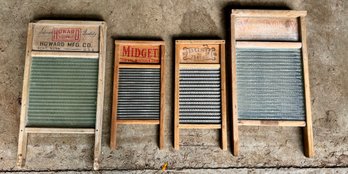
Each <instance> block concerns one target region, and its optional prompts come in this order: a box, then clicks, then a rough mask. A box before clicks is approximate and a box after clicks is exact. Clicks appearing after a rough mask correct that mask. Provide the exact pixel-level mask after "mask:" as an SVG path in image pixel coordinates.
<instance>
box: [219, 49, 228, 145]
mask: <svg viewBox="0 0 348 174" xmlns="http://www.w3.org/2000/svg"><path fill="white" fill-rule="evenodd" d="M220 47H221V49H220V50H221V53H220V55H221V58H220V65H221V68H220V69H221V71H220V73H221V146H222V147H221V148H222V150H227V118H226V111H227V110H226V90H227V89H226V63H225V62H226V60H225V59H226V58H225V55H226V53H225V44H224V43H222V44H221V46H220Z"/></svg>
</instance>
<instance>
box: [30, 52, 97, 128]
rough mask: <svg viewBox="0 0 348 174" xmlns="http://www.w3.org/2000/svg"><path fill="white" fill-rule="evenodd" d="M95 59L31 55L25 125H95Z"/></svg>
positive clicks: (77, 126) (65, 126)
mask: <svg viewBox="0 0 348 174" xmlns="http://www.w3.org/2000/svg"><path fill="white" fill-rule="evenodd" d="M98 61H99V60H98V59H90V58H57V57H33V58H32V64H31V71H30V82H29V83H30V84H29V107H28V119H27V126H29V127H61V128H69V127H73V128H92V127H95V119H96V104H97V87H98V64H99V63H98Z"/></svg>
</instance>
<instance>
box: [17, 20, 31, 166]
mask: <svg viewBox="0 0 348 174" xmlns="http://www.w3.org/2000/svg"><path fill="white" fill-rule="evenodd" d="M32 31H33V23H29V26H28V34H27V47H26V53H25V66H24V79H23V89H22V106H21V115H20V123H19V136H18V152H17V166H18V167H22V166H24V164H25V159H26V152H27V142H28V140H27V132H26V129H25V127H26V120H27V115H28V104H29V78H30V67H31V59H32V58H31V51H32V49H31V48H32V41H33V34H32Z"/></svg>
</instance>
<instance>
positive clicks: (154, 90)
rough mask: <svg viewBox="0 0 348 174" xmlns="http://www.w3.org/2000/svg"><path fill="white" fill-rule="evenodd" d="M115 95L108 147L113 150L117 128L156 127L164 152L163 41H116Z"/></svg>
mask: <svg viewBox="0 0 348 174" xmlns="http://www.w3.org/2000/svg"><path fill="white" fill-rule="evenodd" d="M115 45H116V50H115V67H114V89H113V90H114V91H113V93H114V94H113V105H112V122H111V136H110V147H111V149H115V148H116V138H117V136H116V134H117V125H118V124H150V125H151V124H152V125H159V127H160V128H159V147H160V149H162V148H164V125H163V124H164V115H163V114H164V96H165V94H164V87H165V78H164V73H165V71H164V63H165V61H164V58H165V46H164V42H163V41H126V40H116V41H115Z"/></svg>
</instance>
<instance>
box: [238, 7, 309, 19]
mask: <svg viewBox="0 0 348 174" xmlns="http://www.w3.org/2000/svg"><path fill="white" fill-rule="evenodd" d="M232 14H233V15H234V16H236V17H274V18H282V17H286V18H296V17H300V16H306V15H307V11H297V10H239V9H233V10H232Z"/></svg>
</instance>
